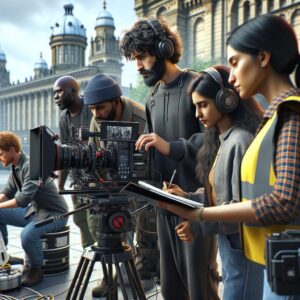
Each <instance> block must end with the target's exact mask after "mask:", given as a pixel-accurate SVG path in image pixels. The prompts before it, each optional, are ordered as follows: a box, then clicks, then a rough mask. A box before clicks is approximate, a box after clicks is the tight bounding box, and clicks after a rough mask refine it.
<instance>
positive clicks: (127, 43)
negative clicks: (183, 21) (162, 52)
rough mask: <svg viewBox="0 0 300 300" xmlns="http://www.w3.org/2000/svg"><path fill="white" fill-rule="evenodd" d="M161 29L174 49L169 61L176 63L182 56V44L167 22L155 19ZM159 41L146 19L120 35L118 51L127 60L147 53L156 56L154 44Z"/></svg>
mask: <svg viewBox="0 0 300 300" xmlns="http://www.w3.org/2000/svg"><path fill="white" fill-rule="evenodd" d="M157 20H158V21H159V23H160V25H161V27H162V28H163V30H164V32H165V35H166V38H167V39H169V40H170V41H171V42H172V44H173V47H174V54H173V55H172V56H171V57H170V58H169V61H170V62H172V63H174V64H176V63H178V61H179V59H180V56H181V54H182V42H181V39H180V36H179V34H178V33H177V32H174V31H171V29H170V26H169V24H168V22H167V21H166V20H164V19H162V18H159V19H157ZM159 41H160V38H159V36H158V35H157V34H156V33H155V31H154V29H153V28H152V27H151V25H150V24H149V23H148V21H147V19H140V20H138V21H137V22H135V23H134V24H133V26H132V28H131V29H130V30H128V31H124V32H123V33H122V38H121V41H120V51H121V54H122V55H123V56H125V57H126V59H128V60H132V54H133V53H137V54H145V53H148V54H150V55H152V56H157V50H156V46H155V45H156V44H157V43H158V42H159Z"/></svg>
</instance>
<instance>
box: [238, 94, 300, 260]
mask: <svg viewBox="0 0 300 300" xmlns="http://www.w3.org/2000/svg"><path fill="white" fill-rule="evenodd" d="M295 101H296V102H300V97H298V96H291V97H288V98H286V99H284V105H287V106H289V107H292V108H293V109H295V110H297V111H298V110H299V105H295V104H296V103H295ZM293 105H294V106H293ZM278 108H279V107H278ZM278 108H277V110H278ZM277 120H278V114H277V111H275V112H274V114H273V116H272V118H270V119H269V120H268V121H267V122H266V124H265V125H264V126H263V127H262V129H261V130H260V131H259V133H258V134H257V136H256V137H255V138H254V140H253V141H252V143H251V145H250V146H249V148H248V149H247V151H246V153H245V155H244V157H243V160H242V164H241V199H242V201H248V200H252V199H254V198H256V197H259V196H261V195H263V194H265V193H271V192H272V191H273V189H274V185H275V181H276V175H275V172H274V155H275V144H274V143H275V142H276V141H274V138H275V130H276V125H277ZM299 163H300V162H299ZM286 229H300V217H299V220H297V221H296V222H293V223H291V224H285V225H272V226H261V225H257V224H246V223H243V224H242V226H241V236H242V244H243V250H244V254H245V256H246V257H247V258H248V259H250V260H251V261H254V262H256V263H259V264H262V265H265V239H266V236H267V235H269V234H271V233H273V232H282V231H284V230H286Z"/></svg>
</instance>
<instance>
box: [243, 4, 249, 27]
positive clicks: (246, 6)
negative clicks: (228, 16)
mask: <svg viewBox="0 0 300 300" xmlns="http://www.w3.org/2000/svg"><path fill="white" fill-rule="evenodd" d="M249 19H250V3H249V1H246V2H244V22H246V21H248V20H249Z"/></svg>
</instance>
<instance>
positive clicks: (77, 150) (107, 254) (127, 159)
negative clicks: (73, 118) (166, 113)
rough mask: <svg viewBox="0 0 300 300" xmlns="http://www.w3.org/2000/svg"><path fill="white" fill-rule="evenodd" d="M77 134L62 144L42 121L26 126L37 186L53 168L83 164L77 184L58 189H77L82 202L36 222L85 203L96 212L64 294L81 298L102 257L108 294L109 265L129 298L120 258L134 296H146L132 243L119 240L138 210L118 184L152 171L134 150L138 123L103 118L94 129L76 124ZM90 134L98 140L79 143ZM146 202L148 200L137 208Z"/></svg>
mask: <svg viewBox="0 0 300 300" xmlns="http://www.w3.org/2000/svg"><path fill="white" fill-rule="evenodd" d="M79 135H80V139H79V141H81V142H76V143H73V144H61V143H59V142H58V141H57V140H58V136H57V135H55V134H53V133H52V132H51V131H50V129H49V128H47V127H46V126H40V127H37V128H34V129H31V130H30V156H31V157H34V158H35V159H34V160H33V159H31V161H30V180H31V181H33V182H35V183H37V184H38V185H39V186H41V187H42V186H44V185H45V184H47V181H48V180H51V179H52V178H55V177H56V175H55V174H54V171H55V170H74V169H75V170H82V171H84V172H83V173H82V174H84V175H83V176H82V177H81V178H80V179H79V180H80V184H79V185H78V186H79V189H77V188H76V189H74V190H69V191H66V190H64V191H63V192H60V193H61V194H70V193H72V194H80V196H81V198H82V199H83V200H82V202H84V203H85V204H86V205H84V206H82V207H81V208H79V209H77V210H75V211H73V212H68V213H66V214H64V215H60V216H55V217H52V218H49V219H46V220H43V221H41V222H39V223H37V224H35V226H36V227H39V226H42V225H44V224H47V223H50V222H53V221H56V220H59V219H61V218H64V217H66V216H68V215H70V214H74V213H76V212H78V211H79V210H83V209H90V212H91V213H92V214H95V219H96V224H95V227H96V238H97V242H96V243H95V244H94V245H92V246H91V247H90V248H87V249H85V251H84V253H83V254H82V256H81V259H80V262H79V264H78V268H77V270H76V274H75V276H74V278H73V280H72V283H71V286H70V289H69V291H68V295H67V298H66V299H72V300H75V299H84V294H85V291H86V287H87V285H88V282H89V278H90V276H91V273H92V271H93V268H94V264H95V262H96V261H101V264H102V269H103V273H104V277H105V279H106V282H107V283H108V289H107V293H108V294H107V295H108V299H115V298H116V295H115V292H114V291H115V289H116V286H115V283H114V281H113V278H112V267H113V266H115V268H116V270H117V273H118V278H119V279H120V286H121V289H122V293H123V296H124V299H128V296H127V292H126V289H125V286H124V282H123V277H122V274H121V271H120V266H119V264H120V263H124V264H125V267H126V273H127V275H128V278H129V281H130V286H131V291H132V294H133V295H134V298H135V299H137V298H138V299H142V300H145V299H146V297H145V294H144V292H143V289H142V286H141V283H140V280H139V276H138V273H137V270H136V267H135V264H134V260H133V255H132V252H131V247H129V246H128V245H124V244H123V242H122V236H123V234H124V233H126V232H128V231H129V230H131V229H132V219H131V215H133V214H135V213H137V211H135V212H133V213H130V212H129V210H128V208H127V206H128V200H129V199H128V196H127V195H124V194H122V193H121V189H122V187H124V186H125V185H126V184H127V183H128V182H129V181H138V180H145V179H150V178H151V173H152V172H151V161H150V156H149V155H148V154H147V153H146V152H140V151H136V150H135V142H136V140H137V138H138V123H135V122H113V121H102V122H101V123H100V131H99V132H90V131H89V130H88V129H86V128H81V130H80V133H79ZM90 137H99V140H100V141H101V146H100V147H98V146H97V145H95V144H93V143H91V144H86V143H84V141H86V140H87V139H88V138H90ZM76 140H77V141H78V139H76ZM148 207H149V204H147V205H145V207H144V208H141V209H139V211H140V210H142V209H146V208H148ZM78 294H79V295H78Z"/></svg>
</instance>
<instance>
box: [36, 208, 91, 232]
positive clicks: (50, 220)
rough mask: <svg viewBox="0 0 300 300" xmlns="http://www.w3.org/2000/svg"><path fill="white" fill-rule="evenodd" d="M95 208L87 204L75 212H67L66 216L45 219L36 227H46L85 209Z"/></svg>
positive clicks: (37, 223)
mask: <svg viewBox="0 0 300 300" xmlns="http://www.w3.org/2000/svg"><path fill="white" fill-rule="evenodd" d="M92 206H94V204H87V205H84V206H81V207H79V208H77V209H75V210H72V211H70V212H67V213H65V214H62V215H58V216H53V217H50V218H48V219H45V220H43V221H40V222H36V223H35V224H34V226H35V227H41V226H43V225H46V224H50V223H52V222H55V221H60V220H62V219H64V218H66V217H68V216H70V215H73V214H76V213H77V212H79V211H81V210H84V209H88V208H90V207H92Z"/></svg>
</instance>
